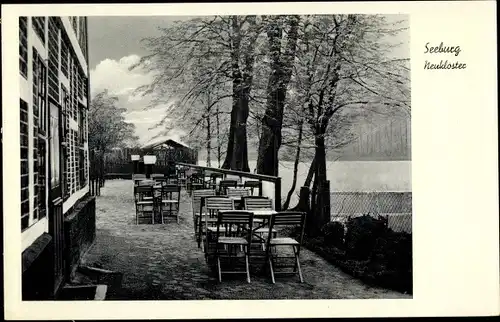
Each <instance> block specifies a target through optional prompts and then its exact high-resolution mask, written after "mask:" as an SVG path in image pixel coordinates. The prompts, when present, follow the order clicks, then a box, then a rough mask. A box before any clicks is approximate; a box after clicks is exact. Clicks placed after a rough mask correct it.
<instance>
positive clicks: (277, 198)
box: [274, 177, 281, 211]
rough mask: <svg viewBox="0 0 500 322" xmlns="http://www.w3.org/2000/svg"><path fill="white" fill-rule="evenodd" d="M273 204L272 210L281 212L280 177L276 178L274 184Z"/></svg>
mask: <svg viewBox="0 0 500 322" xmlns="http://www.w3.org/2000/svg"><path fill="white" fill-rule="evenodd" d="M274 202H275V204H274V209H275V210H276V211H281V177H278V178H277V179H276V182H275V183H274Z"/></svg>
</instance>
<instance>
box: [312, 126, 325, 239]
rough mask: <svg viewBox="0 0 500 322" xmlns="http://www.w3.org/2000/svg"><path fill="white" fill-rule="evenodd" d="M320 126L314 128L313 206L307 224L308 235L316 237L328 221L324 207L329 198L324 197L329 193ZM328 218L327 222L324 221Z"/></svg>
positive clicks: (322, 131)
mask: <svg viewBox="0 0 500 322" xmlns="http://www.w3.org/2000/svg"><path fill="white" fill-rule="evenodd" d="M325 129H326V128H323V127H322V126H320V125H318V126H317V127H316V131H315V132H316V138H315V145H316V149H315V156H314V163H315V171H314V184H313V206H312V207H311V208H312V209H314V215H312V216H311V217H312V218H311V220H310V222H309V230H308V231H309V233H310V234H313V235H316V234H318V233H319V232H320V229H321V227H323V225H324V224H326V223H327V222H329V221H330V218H329V213H330V212H329V211H328V210H327V209H325V206H327V205H329V204H330V203H329V200H327V198H329V196H327V195H326V193H325V190H326V191H329V189H327V188H328V187H326V185H327V184H328V182H327V180H326V178H327V176H326V149H325V131H324V130H325ZM326 217H328V220H327V219H326Z"/></svg>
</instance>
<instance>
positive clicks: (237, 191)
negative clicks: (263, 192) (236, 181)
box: [226, 187, 250, 197]
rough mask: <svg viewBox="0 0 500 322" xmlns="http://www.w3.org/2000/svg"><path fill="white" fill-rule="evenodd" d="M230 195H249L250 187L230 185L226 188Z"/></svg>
mask: <svg viewBox="0 0 500 322" xmlns="http://www.w3.org/2000/svg"><path fill="white" fill-rule="evenodd" d="M226 192H227V196H228V197H248V196H250V189H246V188H234V187H228V188H227V189H226Z"/></svg>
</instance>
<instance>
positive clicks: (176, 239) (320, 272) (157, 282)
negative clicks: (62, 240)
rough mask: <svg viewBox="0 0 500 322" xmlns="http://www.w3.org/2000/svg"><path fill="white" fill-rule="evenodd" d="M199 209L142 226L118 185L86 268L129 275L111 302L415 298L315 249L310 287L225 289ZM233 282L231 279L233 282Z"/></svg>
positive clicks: (105, 196) (108, 191)
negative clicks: (208, 250) (373, 282)
mask: <svg viewBox="0 0 500 322" xmlns="http://www.w3.org/2000/svg"><path fill="white" fill-rule="evenodd" d="M190 207H191V205H190V201H189V197H188V196H187V194H186V193H183V195H182V196H181V209H180V212H181V214H180V223H179V224H177V223H175V221H171V222H168V223H166V224H164V225H146V224H141V225H136V224H135V205H134V199H133V183H132V181H131V180H110V181H107V182H106V186H105V187H104V188H103V189H101V195H100V196H99V197H97V209H96V211H97V213H96V216H97V218H96V221H97V223H96V224H97V236H96V240H95V244H94V245H93V246H92V247H91V249H90V250H89V252H88V253H87V254H86V255H85V256H84V258H83V259H82V264H84V265H89V266H96V267H101V268H103V269H108V270H114V271H118V272H121V273H123V280H122V284H121V287H120V288H118V289H112V288H110V292H109V294H108V299H110V300H174V299H177V300H200V299H380V298H390V299H395V298H411V295H406V294H401V293H398V292H395V291H391V290H386V289H383V288H378V287H371V286H368V285H365V284H363V283H362V282H361V281H359V280H357V279H355V278H353V277H352V276H350V275H347V274H346V273H343V272H342V271H341V270H340V269H338V268H337V267H335V266H333V265H331V264H330V263H328V262H327V261H326V260H324V259H322V258H321V257H319V256H318V255H316V254H314V253H312V252H311V251H309V250H307V249H303V250H302V252H301V265H302V269H303V274H304V280H305V281H304V283H300V282H299V280H298V276H283V277H278V278H277V280H276V284H272V283H271V281H270V277H269V276H268V275H262V276H258V275H257V276H255V275H252V282H251V284H248V283H246V280H245V277H244V276H243V275H242V276H239V275H234V276H231V277H226V276H224V275H223V280H222V283H219V282H218V281H217V277H216V274H215V273H214V272H213V271H211V270H210V268H209V267H208V266H207V264H206V262H205V257H204V254H203V251H202V249H199V248H198V247H197V244H196V242H195V240H194V234H193V223H192V215H191V208H190ZM225 277H226V278H225Z"/></svg>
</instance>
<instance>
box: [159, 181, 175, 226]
mask: <svg viewBox="0 0 500 322" xmlns="http://www.w3.org/2000/svg"><path fill="white" fill-rule="evenodd" d="M180 199H181V187H180V186H178V185H169V184H167V185H162V186H161V195H160V198H159V199H158V202H157V204H158V208H159V213H160V216H161V222H162V224H163V223H165V214H166V216H167V217H168V216H171V217H175V220H176V221H177V223H179V210H180Z"/></svg>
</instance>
